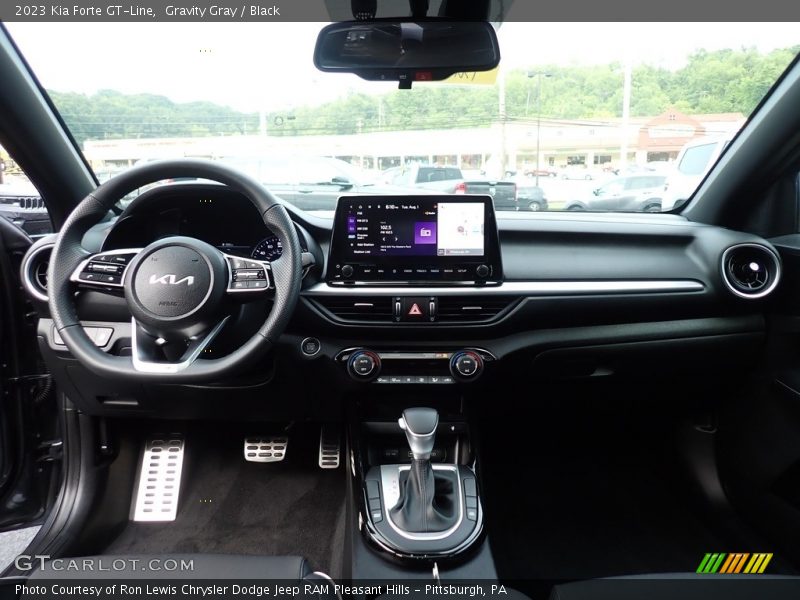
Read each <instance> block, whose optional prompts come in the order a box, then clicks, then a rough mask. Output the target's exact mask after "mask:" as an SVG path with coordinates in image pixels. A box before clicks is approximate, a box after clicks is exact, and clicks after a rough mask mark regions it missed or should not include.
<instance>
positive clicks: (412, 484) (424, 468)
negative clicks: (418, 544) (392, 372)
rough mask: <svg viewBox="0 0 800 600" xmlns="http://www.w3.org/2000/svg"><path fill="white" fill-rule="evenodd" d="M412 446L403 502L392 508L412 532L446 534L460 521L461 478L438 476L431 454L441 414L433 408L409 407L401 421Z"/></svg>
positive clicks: (402, 486)
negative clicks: (459, 480)
mask: <svg viewBox="0 0 800 600" xmlns="http://www.w3.org/2000/svg"><path fill="white" fill-rule="evenodd" d="M398 424H399V425H400V428H401V429H402V430H403V431H405V432H406V439H408V445H409V446H410V447H411V455H412V456H413V460H412V461H411V468H410V469H409V470H408V471H407V472H406V473H407V474H406V473H404V474H403V476H402V477H403V478H402V479H401V482H400V499H399V500H398V501H397V505H396V506H394V508H392V509H391V511H390V515H391V518H392V520H393V521H394V522H395V524H396V525H397V526H398V527H400V528H402V529H404V530H405V531H409V532H425V533H432V532H438V531H444V530H446V529H448V528H450V527H452V526H453V524H454V523H455V521H456V498H457V497H458V494H457V492H456V486H457V485H458V481H457V479H456V480H455V481H453V479H452V477H448V476H447V475H439V474H437V475H434V472H433V467H432V466H431V452H432V451H433V445H434V443H435V441H436V426H437V425H438V424H439V413H437V412H436V411H435V410H434V409H432V408H407V409H406V410H404V411H403V416H402V417H400V419H399V420H398Z"/></svg>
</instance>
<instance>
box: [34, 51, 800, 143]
mask: <svg viewBox="0 0 800 600" xmlns="http://www.w3.org/2000/svg"><path fill="white" fill-rule="evenodd" d="M799 51H800V46H795V47H792V48H785V49H778V50H774V51H772V52H769V53H766V54H762V53H760V52H758V51H757V50H756V49H753V48H742V49H740V50H718V51H713V52H709V51H705V50H701V51H698V52H696V53H694V54H692V55H691V56H690V57H689V59H688V61H687V63H686V65H685V66H684V67H682V68H680V69H678V70H675V71H671V70H668V69H665V68H660V67H655V66H650V65H639V66H636V67H634V68H633V78H632V93H631V115H632V116H650V115H657V114H660V113H662V112H663V111H664V110H666V109H667V108H668V107H669V106H674V107H676V108H677V109H678V110H680V111H682V112H685V113H687V114H693V113H694V114H697V113H724V112H741V113H743V114H745V115H747V114H749V113H750V112H752V110H753V109H754V108H755V106H756V105H757V104H758V102H759V101H760V100H761V98H762V97H763V96H764V94H766V93H767V91H768V90H769V88H770V86H771V85H772V83H773V82H774V81H775V80H776V79H777V78H778V76H779V75H780V74H781V72H782V71H783V70H784V69H785V68H786V66H787V65H788V64H789V63H790V62H791V60H792V59H793V58H794V57H795V56H796V55H797V53H798V52H799ZM536 71H538V72H543V73H546V74H547V76H546V77H542V81H541V115H542V117H544V118H556V119H588V118H592V119H597V118H604V117H606V118H611V117H618V116H620V114H621V111H622V79H623V69H622V65H621V64H619V63H612V64H608V65H599V66H566V67H565V66H556V65H549V66H548V65H538V66H537V67H536ZM50 95H51V97H52V98H53V101H54V103H55V105H56V106H57V107H58V109H59V111H60V112H61V114H62V115H63V117H64V120H65V121H66V123H67V125H68V126H69V128H70V129H71V131H72V132H73V134H74V135H75V137H76V139H77V140H78V142H79V143H82V142H83V141H85V140H87V139H117V138H146V137H195V136H209V135H247V134H255V133H258V131H259V115H258V114H257V113H243V112H239V111H236V110H234V109H232V108H229V107H225V106H219V105H216V104H212V103H209V102H191V103H175V102H172V101H171V100H169V99H168V98H166V97H164V96H156V95H151V94H135V95H126V94H121V93H119V92H115V91H111V90H104V91H100V92H98V93H96V94H94V95H92V96H86V95H83V94H75V93H60V92H56V91H51V92H50ZM506 115H507V118H508V119H509V120H524V119H532V118H535V116H536V78H535V77H533V78H531V77H528V71H527V70H516V71H511V72H510V73H508V74H507V75H506ZM498 118H499V115H498V86H497V84H495V85H494V86H449V85H438V84H427V85H424V84H423V85H417V86H416V87H414V89H412V90H397V91H393V92H390V93H385V94H379V95H371V94H364V93H350V94H348V95H346V96H345V97H342V98H339V99H337V100H335V101H332V102H328V103H325V104H322V105H312V104H308V105H303V106H295V107H292V108H287V109H286V110H282V111H276V112H273V113H271V114H269V115H268V117H267V122H268V134H269V135H277V136H286V135H314V134H348V133H358V132H367V131H387V130H396V129H411V128H413V129H445V128H458V127H481V126H488V125H489V124H491V123H492V122H493V121H496V120H497V119H498Z"/></svg>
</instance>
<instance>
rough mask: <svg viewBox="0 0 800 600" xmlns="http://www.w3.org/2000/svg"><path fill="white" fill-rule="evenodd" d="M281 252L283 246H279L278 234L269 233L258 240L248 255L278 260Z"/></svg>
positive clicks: (260, 258) (259, 258)
mask: <svg viewBox="0 0 800 600" xmlns="http://www.w3.org/2000/svg"><path fill="white" fill-rule="evenodd" d="M282 253H283V246H281V241H280V240H279V239H278V236H276V235H271V236H269V237H268V238H264V239H263V240H261V241H260V242H258V244H256V246H255V248H253V252H252V253H251V254H250V256H251V257H253V258H255V259H257V260H268V261H273V260H278V259H279V258H280V257H281V254H282Z"/></svg>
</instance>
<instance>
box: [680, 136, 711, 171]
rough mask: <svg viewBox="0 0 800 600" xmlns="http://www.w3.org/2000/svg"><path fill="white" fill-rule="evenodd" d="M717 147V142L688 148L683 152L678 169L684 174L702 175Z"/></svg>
mask: <svg viewBox="0 0 800 600" xmlns="http://www.w3.org/2000/svg"><path fill="white" fill-rule="evenodd" d="M716 147H717V144H716V142H715V143H712V144H703V145H701V146H692V147H691V148H687V149H686V151H685V152H684V153H683V158H681V162H680V163H679V164H678V171H680V172H681V173H683V174H684V175H702V174H703V172H704V171H705V170H706V167H707V166H708V161H710V160H711V155H712V154H713V153H714V149H715V148H716Z"/></svg>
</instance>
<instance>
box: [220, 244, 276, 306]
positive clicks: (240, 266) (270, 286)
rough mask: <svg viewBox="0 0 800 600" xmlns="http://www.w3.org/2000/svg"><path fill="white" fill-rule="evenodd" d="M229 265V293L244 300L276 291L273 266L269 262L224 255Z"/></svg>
mask: <svg viewBox="0 0 800 600" xmlns="http://www.w3.org/2000/svg"><path fill="white" fill-rule="evenodd" d="M224 256H225V262H226V263H227V264H228V288H227V293H228V294H233V295H237V296H238V295H240V294H241V296H242V297H243V299H246V298H248V297H250V296H251V295H257V294H258V293H259V292H261V293H263V292H266V291H268V290H274V289H275V281H274V279H273V277H272V266H271V265H270V263H269V261H266V260H255V259H252V258H240V257H238V256H231V255H230V254H224Z"/></svg>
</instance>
